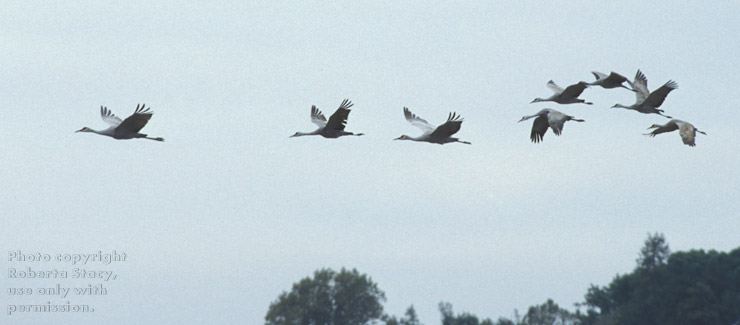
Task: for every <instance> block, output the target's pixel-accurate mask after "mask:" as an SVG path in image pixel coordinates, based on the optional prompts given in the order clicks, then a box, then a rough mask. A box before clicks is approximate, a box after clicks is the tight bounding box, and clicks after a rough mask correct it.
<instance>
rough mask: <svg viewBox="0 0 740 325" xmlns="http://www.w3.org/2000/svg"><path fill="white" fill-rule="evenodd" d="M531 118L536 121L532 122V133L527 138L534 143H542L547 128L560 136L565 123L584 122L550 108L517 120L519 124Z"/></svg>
mask: <svg viewBox="0 0 740 325" xmlns="http://www.w3.org/2000/svg"><path fill="white" fill-rule="evenodd" d="M533 117H536V119H534V122H532V133H531V134H530V135H529V138H530V139H531V140H532V142H534V143H538V142H540V141H542V139H543V138H544V137H545V133H546V132H547V128H548V127H549V128H551V129H552V132H553V133H555V135H560V133H562V132H563V125H565V122H567V121H576V122H585V121H584V120H580V119H577V118H575V117H573V116H570V115H566V114H563V113H561V112H558V111H556V110H554V109H551V108H545V109H543V110H541V111H539V112H537V114H534V115H529V116H524V117H522V119H521V120H519V122H522V121H526V120H528V119H531V118H533Z"/></svg>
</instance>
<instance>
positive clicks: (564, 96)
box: [530, 80, 593, 105]
mask: <svg viewBox="0 0 740 325" xmlns="http://www.w3.org/2000/svg"><path fill="white" fill-rule="evenodd" d="M547 87H549V88H550V89H551V90H552V91H553V92H555V94H553V95H552V96H550V97H548V98H539V97H537V98H535V99H534V100H533V101H532V102H531V103H538V102H556V103H558V104H578V103H584V104H586V105H592V104H593V103H592V102H587V101H585V100H583V99H579V98H578V96H580V95H581V93H583V90H584V89H586V87H588V85H587V84H586V83H585V82H583V81H579V82H578V83H577V84H573V85H570V86H568V87H566V88H565V89H563V88H562V87H560V86H558V85H557V84H555V82H554V81H552V80H550V81H548V82H547ZM531 103H530V104H531Z"/></svg>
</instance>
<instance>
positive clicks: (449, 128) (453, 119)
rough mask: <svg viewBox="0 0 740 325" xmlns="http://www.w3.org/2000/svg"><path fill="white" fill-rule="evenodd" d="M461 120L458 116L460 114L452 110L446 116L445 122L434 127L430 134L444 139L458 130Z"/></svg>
mask: <svg viewBox="0 0 740 325" xmlns="http://www.w3.org/2000/svg"><path fill="white" fill-rule="evenodd" d="M462 122H463V119H462V118H461V117H460V115H457V113H455V112H452V113H450V114H449V115H448V116H447V122H445V123H444V124H442V125H440V126H438V127H437V128H436V129H434V131H433V132H432V133H431V134H430V136H431V137H438V138H441V139H446V138H448V137H449V136H451V135H453V134H455V133H457V131H460V126H461V125H462Z"/></svg>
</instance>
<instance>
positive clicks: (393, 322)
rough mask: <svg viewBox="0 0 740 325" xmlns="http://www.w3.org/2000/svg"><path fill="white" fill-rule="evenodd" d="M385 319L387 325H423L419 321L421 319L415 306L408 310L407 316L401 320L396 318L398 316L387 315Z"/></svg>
mask: <svg viewBox="0 0 740 325" xmlns="http://www.w3.org/2000/svg"><path fill="white" fill-rule="evenodd" d="M383 318H384V320H385V325H423V324H422V323H421V322H420V321H419V317H418V316H417V315H416V309H414V306H413V305H412V306H409V308H408V309H406V314H405V316H404V317H402V318H401V319H400V320H399V319H398V318H396V316H388V315H385V316H384V317H383Z"/></svg>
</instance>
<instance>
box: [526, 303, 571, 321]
mask: <svg viewBox="0 0 740 325" xmlns="http://www.w3.org/2000/svg"><path fill="white" fill-rule="evenodd" d="M575 322H577V318H576V317H575V315H573V314H572V313H571V312H569V311H568V310H566V309H563V308H560V306H558V304H556V303H555V302H554V301H552V299H547V301H546V302H545V303H544V304H542V305H539V306H532V307H529V310H528V311H527V314H525V315H524V318H523V319H522V322H521V324H522V325H564V324H574V323H575Z"/></svg>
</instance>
